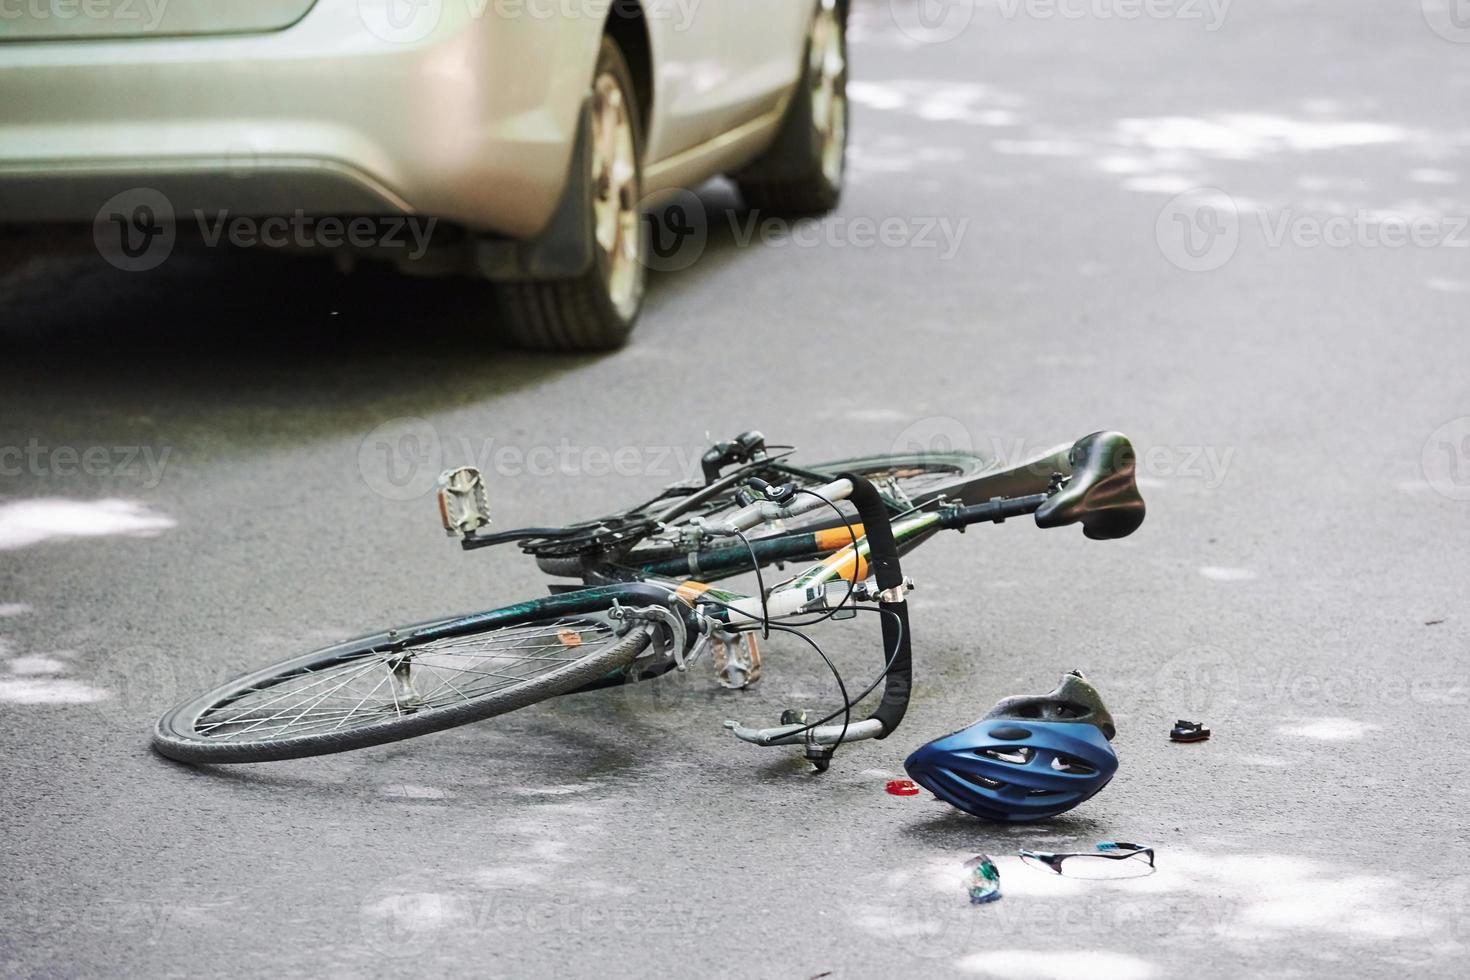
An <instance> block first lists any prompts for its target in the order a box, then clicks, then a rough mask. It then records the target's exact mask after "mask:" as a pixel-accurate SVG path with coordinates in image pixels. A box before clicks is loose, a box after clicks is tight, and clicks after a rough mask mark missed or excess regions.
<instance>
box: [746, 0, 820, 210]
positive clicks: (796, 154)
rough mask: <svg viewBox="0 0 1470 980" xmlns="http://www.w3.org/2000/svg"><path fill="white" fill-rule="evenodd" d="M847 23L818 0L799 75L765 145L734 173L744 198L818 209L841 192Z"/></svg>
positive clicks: (763, 205) (768, 205) (758, 204)
mask: <svg viewBox="0 0 1470 980" xmlns="http://www.w3.org/2000/svg"><path fill="white" fill-rule="evenodd" d="M847 121H848V102H847V24H846V21H845V18H844V17H843V15H842V11H841V9H840V8H839V6H838V3H837V0H821V2H820V3H819V4H818V7H817V14H816V17H815V18H814V19H813V21H812V30H811V36H810V37H809V38H808V40H807V46H806V57H805V61H804V69H803V71H802V77H801V81H800V83H799V84H798V86H797V89H796V92H795V94H794V95H793V96H792V100H791V104H790V106H789V107H788V108H787V110H786V116H785V118H784V120H783V121H782V124H781V130H780V131H779V133H778V134H777V137H776V140H775V142H774V143H773V144H772V145H771V148H770V149H769V150H767V151H766V153H765V154H764V155H763V156H762V157H761V158H760V159H758V160H756V161H755V163H753V164H751V165H750V166H749V167H747V168H746V169H745V170H743V171H741V172H740V173H737V174H735V175H734V178H735V182H736V184H737V185H738V186H739V188H740V194H741V196H742V197H743V198H744V199H745V203H746V204H747V205H748V206H749V207H751V208H752V209H755V210H760V211H774V212H777V213H781V214H823V213H826V212H828V211H831V210H834V209H835V208H836V207H837V205H838V203H839V201H840V200H841V198H842V186H843V183H844V179H845V176H846V170H847Z"/></svg>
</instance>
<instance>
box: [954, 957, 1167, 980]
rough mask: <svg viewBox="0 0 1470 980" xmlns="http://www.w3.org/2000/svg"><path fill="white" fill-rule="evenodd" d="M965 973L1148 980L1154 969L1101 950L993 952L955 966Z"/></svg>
mask: <svg viewBox="0 0 1470 980" xmlns="http://www.w3.org/2000/svg"><path fill="white" fill-rule="evenodd" d="M955 965H956V966H958V967H959V968H960V969H961V970H964V971H966V972H967V973H976V974H980V975H982V976H992V977H1009V978H1012V980H1070V978H1073V977H1076V978H1086V980H1148V978H1149V977H1154V976H1157V975H1158V972H1159V971H1158V968H1157V967H1155V966H1154V965H1153V964H1152V963H1149V962H1148V961H1147V960H1142V959H1139V958H1138V957H1137V956H1129V955H1128V954H1127V953H1114V952H1110V951H1108V950H1104V949H1094V950H1071V951H1062V950H1057V949H1042V950H1032V949H995V950H989V951H987V952H984V953H972V954H970V955H969V956H966V957H964V958H962V959H961V960H960V961H959V962H958V963H956V964H955Z"/></svg>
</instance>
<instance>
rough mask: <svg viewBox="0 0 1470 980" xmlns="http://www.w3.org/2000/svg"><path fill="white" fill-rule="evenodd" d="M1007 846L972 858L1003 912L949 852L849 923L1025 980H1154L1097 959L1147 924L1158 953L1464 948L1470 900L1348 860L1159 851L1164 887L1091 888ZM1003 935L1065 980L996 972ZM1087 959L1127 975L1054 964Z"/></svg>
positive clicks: (1153, 881) (1225, 850)
mask: <svg viewBox="0 0 1470 980" xmlns="http://www.w3.org/2000/svg"><path fill="white" fill-rule="evenodd" d="M1259 761H1260V762H1261V763H1263V764H1274V760H1267V759H1261V760H1259ZM1046 830H1047V828H1045V827H1041V826H1036V827H1028V828H1026V831H1027V840H1026V843H1028V844H1030V845H1031V846H1037V845H1040V846H1041V847H1043V848H1045V849H1047V850H1053V851H1068V850H1086V849H1087V848H1088V847H1089V846H1090V845H1089V843H1087V842H1085V841H1079V840H1073V839H1071V838H1075V836H1076V835H1075V834H1068V835H1066V837H1067V838H1069V839H1068V841H1066V842H1064V841H1062V840H1055V841H1052V842H1046V841H1045V840H1044V835H1043V833H1042V832H1044V831H1046ZM1033 832H1034V836H1035V838H1036V839H1031V838H1032V837H1033ZM977 836H981V837H983V835H977ZM1010 847H1011V845H1010V844H1008V843H1004V844H1003V843H1000V842H998V841H995V840H991V841H990V842H989V843H982V842H981V841H978V840H977V842H976V850H975V853H978V852H980V851H982V850H985V851H989V852H990V853H991V854H992V855H993V856H994V858H995V863H996V866H997V868H998V869H999V870H1000V877H1001V892H1002V895H1003V896H1004V898H1003V899H1002V900H1001V901H1000V902H998V903H996V904H995V905H988V906H986V907H985V908H984V909H983V910H980V909H976V908H974V907H972V906H971V905H970V904H969V900H968V897H967V895H966V893H965V882H964V875H963V867H964V862H965V857H966V856H965V854H964V853H962V852H960V851H957V850H950V851H948V852H947V853H945V854H943V855H937V856H935V857H932V858H928V859H925V860H922V861H915V862H914V863H913V864H912V865H911V866H909V867H904V868H899V869H896V870H892V871H889V872H887V873H884V874H883V875H881V877H878V878H875V879H874V881H873V882H872V887H871V888H869V889H867V890H866V892H865V894H866V895H867V896H869V897H867V898H865V899H863V900H861V901H858V902H856V903H853V904H852V905H850V906H849V910H848V911H849V915H848V919H847V921H848V922H849V923H850V924H851V925H852V927H853V928H855V929H858V930H860V931H862V932H865V933H868V934H870V935H873V936H877V937H880V938H884V939H888V940H894V941H923V942H924V943H925V944H926V945H925V949H926V950H928V955H943V956H946V957H947V958H949V957H959V959H958V960H957V961H956V962H957V963H958V964H959V965H960V966H961V967H962V968H964V969H966V970H970V971H972V972H977V973H982V974H983V973H986V972H992V973H994V974H995V975H998V976H1016V977H1021V976H1059V977H1070V976H1079V977H1080V976H1114V975H1117V976H1132V975H1139V976H1148V975H1151V974H1149V973H1148V972H1147V970H1149V969H1151V965H1150V964H1149V963H1148V962H1147V961H1146V960H1143V959H1137V958H1134V957H1132V956H1129V955H1126V954H1124V953H1123V952H1121V951H1118V950H1116V949H1115V950H1108V949H1098V950H1090V951H1089V950H1088V947H1089V944H1090V943H1093V942H1097V943H1102V944H1107V945H1108V946H1116V945H1118V944H1117V943H1115V942H1114V939H1115V938H1116V937H1119V936H1127V935H1130V934H1132V933H1133V932H1134V931H1135V930H1136V929H1137V927H1138V926H1139V925H1140V924H1141V923H1150V934H1152V935H1156V936H1158V937H1159V938H1158V939H1157V940H1156V941H1157V942H1158V943H1160V944H1164V945H1170V944H1184V945H1193V944H1197V943H1199V942H1202V941H1206V942H1210V943H1212V944H1215V945H1220V944H1222V943H1223V944H1225V945H1228V946H1229V947H1231V948H1233V949H1235V950H1237V951H1238V952H1239V953H1240V954H1241V955H1243V956H1271V955H1274V954H1273V946H1272V944H1273V943H1275V942H1280V943H1283V944H1286V945H1288V946H1290V947H1291V948H1297V947H1298V946H1299V944H1300V943H1301V942H1302V941H1303V940H1307V941H1311V940H1314V939H1317V940H1324V939H1326V940H1331V942H1330V943H1329V944H1328V946H1329V947H1330V950H1331V951H1332V953H1333V954H1334V955H1344V956H1348V957H1351V956H1352V955H1354V949H1355V948H1356V947H1359V946H1361V947H1362V948H1363V949H1368V948H1372V949H1374V950H1377V951H1378V953H1379V954H1381V955H1393V954H1394V952H1395V951H1394V950H1393V948H1392V947H1391V944H1393V943H1400V942H1401V943H1403V944H1404V945H1403V947H1402V948H1401V949H1400V950H1399V952H1401V953H1402V954H1403V955H1404V956H1405V957H1412V956H1422V955H1426V954H1427V955H1430V956H1440V955H1451V954H1452V953H1453V952H1454V951H1455V950H1456V949H1458V946H1457V945H1456V943H1455V942H1454V941H1453V938H1454V937H1453V935H1452V933H1451V930H1452V928H1453V927H1454V921H1453V920H1454V918H1455V915H1454V912H1453V908H1454V907H1456V906H1457V905H1463V900H1460V899H1455V898H1454V896H1453V895H1452V894H1451V893H1452V892H1453V888H1451V889H1450V890H1449V891H1446V890H1445V889H1443V888H1437V890H1435V891H1434V892H1425V891H1423V890H1422V889H1421V888H1420V887H1418V886H1417V885H1416V884H1415V883H1413V882H1410V881H1407V880H1404V879H1402V878H1399V877H1397V876H1395V874H1394V873H1393V869H1392V868H1391V867H1389V868H1379V867H1375V868H1373V869H1371V873H1364V870H1363V866H1362V864H1361V862H1358V861H1354V860H1352V858H1351V856H1345V857H1344V858H1343V859H1342V860H1333V861H1324V860H1319V859H1316V858H1310V857H1301V856H1296V855H1289V854H1281V853H1273V852H1264V853H1246V852H1242V851H1241V850H1240V849H1239V848H1238V847H1231V846H1227V845H1221V846H1220V847H1219V848H1216V849H1211V850H1203V849H1190V848H1173V847H1171V848H1165V849H1163V850H1161V851H1160V852H1159V855H1158V870H1157V871H1156V872H1155V873H1154V874H1151V875H1146V876H1142V877H1135V878H1126V879H1118V880H1085V879H1080V878H1072V877H1064V876H1061V875H1055V874H1051V873H1049V872H1046V871H1041V870H1038V869H1036V868H1033V867H1030V866H1028V865H1026V864H1024V863H1023V862H1022V861H1021V860H1020V858H1019V857H1018V856H1016V855H1015V854H1014V853H1010V854H1007V853H1003V851H1004V850H1010ZM1447 910H1449V911H1447ZM997 935H1006V936H1009V937H1011V941H1012V942H1013V943H1015V947H1014V948H1013V950H1012V952H1016V951H1024V950H1025V949H1026V948H1027V947H1029V946H1031V945H1032V944H1035V943H1038V942H1043V941H1044V942H1045V943H1046V948H1047V949H1048V950H1049V951H1050V952H1049V953H1048V957H1049V958H1048V959H1047V960H1046V964H1048V965H1047V966H1046V967H1042V966H1035V967H1034V970H1041V969H1043V968H1046V969H1052V968H1054V969H1056V970H1057V971H1059V972H1055V973H1045V972H1028V971H1032V970H1033V966H1032V965H1030V962H1031V961H1030V960H1029V959H1026V958H1025V957H1024V956H1022V955H1021V954H1020V953H1019V952H1017V954H1016V958H1015V959H999V960H997V959H996V958H995V956H996V954H995V953H994V952H993V951H991V950H992V947H993V946H994V945H996V943H995V937H996V936H997ZM1058 937H1065V942H1058V941H1056V940H1057V938H1058ZM1130 945H1131V944H1130ZM1084 951H1086V956H1087V957H1089V958H1091V957H1096V956H1104V957H1110V956H1119V957H1122V958H1121V959H1118V960H1117V961H1116V964H1117V971H1118V972H1116V973H1113V972H1109V968H1107V967H1099V968H1098V969H1085V968H1082V967H1078V968H1076V969H1073V966H1074V965H1075V964H1073V963H1072V962H1071V961H1069V960H1066V959H1058V958H1056V957H1057V956H1058V955H1061V956H1063V957H1066V956H1071V955H1072V954H1073V953H1077V954H1079V955H1081V954H1082V953H1083V952H1084ZM1028 955H1029V954H1028ZM1038 962H1039V961H1038ZM1078 962H1079V963H1080V962H1081V961H1078ZM1130 970H1141V971H1145V972H1141V973H1138V974H1133V973H1129V972H1128V971H1130Z"/></svg>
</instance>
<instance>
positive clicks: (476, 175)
mask: <svg viewBox="0 0 1470 980" xmlns="http://www.w3.org/2000/svg"><path fill="white" fill-rule="evenodd" d="M473 6H474V5H466V4H444V5H442V7H439V8H435V9H437V11H438V18H437V21H436V23H435V25H434V26H433V28H432V30H431V31H429V32H427V35H426V36H424V37H422V38H416V37H407V38H405V37H402V36H400V37H398V38H396V39H385V38H384V37H383V36H380V35H382V34H384V31H383V30H381V29H379V30H378V33H374V30H373V29H371V27H370V25H369V24H368V22H367V21H366V20H365V19H364V18H363V16H362V15H361V14H360V12H359V11H360V6H359V3H358V0H319V2H318V3H317V4H316V6H315V7H314V8H313V9H312V11H311V12H310V13H309V14H307V16H306V17H305V18H304V19H303V20H302V21H301V22H300V23H298V24H296V25H295V26H293V27H291V28H289V29H287V30H285V31H279V32H275V33H271V34H259V35H250V36H239V37H217V38H191V39H182V38H176V39H149V40H129V41H85V42H72V41H67V42H43V43H14V42H12V43H7V44H4V45H0V92H4V93H5V97H4V98H3V99H0V221H3V222H16V223H19V222H51V221H87V222H90V221H92V220H93V218H94V217H95V216H96V214H97V212H98V209H99V208H101V207H102V206H103V205H104V204H105V203H106V202H107V201H108V200H109V199H110V198H112V197H114V196H115V195H117V194H119V193H123V192H126V191H129V190H131V189H133V188H138V187H146V188H151V189H154V190H157V191H159V192H161V193H163V194H164V195H165V197H167V199H168V201H169V203H170V204H171V205H172V206H173V209H174V211H175V214H176V215H179V216H185V215H189V214H191V213H192V212H196V211H197V212H205V213H210V214H215V213H218V212H219V211H220V210H229V211H231V212H233V213H237V214H252V215H276V214H293V213H297V212H305V213H308V214H402V213H415V214H423V215H432V216H435V217H438V218H440V219H443V220H447V221H451V222H455V223H459V224H464V225H466V226H469V227H471V228H476V229H481V230H486V231H493V232H498V233H502V234H506V235H511V236H516V237H524V236H528V235H531V234H534V233H535V232H536V231H538V230H539V229H540V228H541V227H542V225H544V224H545V222H546V220H547V219H548V218H549V216H550V214H551V212H552V210H553V208H554V207H555V205H556V202H557V199H558V197H559V195H560V192H561V189H562V186H563V184H564V182H565V179H566V168H567V164H568V161H569V159H570V154H571V146H572V141H573V136H574V133H575V127H576V120H577V113H578V108H579V106H580V102H581V98H582V96H583V94H584V93H585V90H586V87H587V82H586V79H587V78H589V77H590V72H591V67H590V66H591V64H592V62H593V58H594V56H595V51H596V45H597V37H598V33H599V31H600V27H599V25H596V24H594V23H591V22H587V23H585V24H578V23H575V22H567V21H561V22H559V23H555V22H547V21H544V20H535V19H531V18H517V19H495V20H494V21H493V22H492V17H493V14H489V15H482V16H481V17H479V18H477V17H475V16H474V15H473V14H471V13H470V10H471V9H472V7H473ZM485 9H486V10H488V11H493V10H494V9H495V8H494V7H493V5H491V6H488V7H486V8H485ZM583 35H585V37H584V36H583Z"/></svg>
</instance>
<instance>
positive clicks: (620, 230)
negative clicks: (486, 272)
mask: <svg viewBox="0 0 1470 980" xmlns="http://www.w3.org/2000/svg"><path fill="white" fill-rule="evenodd" d="M642 124H643V121H642V119H641V118H640V117H639V107H638V98H637V95H636V94H635V89H634V86H633V75H632V72H631V71H629V69H628V63H627V61H626V59H624V57H623V53H622V51H620V50H619V49H618V46H617V43H616V42H614V41H613V40H612V39H611V38H606V37H605V38H603V40H602V50H601V52H600V53H599V55H598V59H597V71H596V74H595V76H594V78H593V83H592V97H591V112H590V114H589V118H588V122H587V125H589V126H590V127H591V132H590V133H588V134H587V135H588V139H589V146H590V147H591V153H590V154H589V156H590V166H591V173H590V175H589V179H588V181H587V188H588V193H589V194H590V195H591V209H590V210H591V213H592V236H593V249H592V251H593V258H594V261H593V264H592V268H590V269H589V270H587V272H585V273H583V274H582V275H581V276H578V277H576V278H573V279H556V280H544V281H531V282H512V283H506V284H504V285H503V286H502V287H501V298H502V303H503V306H504V308H505V314H506V317H507V320H508V326H509V328H510V332H511V334H512V336H513V338H514V339H515V340H516V342H517V343H519V344H520V345H521V346H522V347H529V348H533V349H539V350H610V349H612V348H615V347H620V346H622V344H623V343H624V342H626V341H627V339H628V334H629V333H631V332H632V330H633V324H634V323H635V322H636V321H637V319H638V313H639V311H640V310H641V309H642V307H643V292H644V287H645V284H646V280H647V275H648V265H647V256H646V254H645V250H646V249H647V238H646V231H645V229H644V226H643V221H642V219H641V215H640V212H639V202H640V200H641V199H642V196H643V162H642V149H643V129H642Z"/></svg>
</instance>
